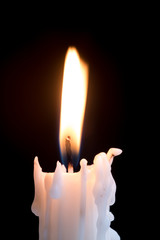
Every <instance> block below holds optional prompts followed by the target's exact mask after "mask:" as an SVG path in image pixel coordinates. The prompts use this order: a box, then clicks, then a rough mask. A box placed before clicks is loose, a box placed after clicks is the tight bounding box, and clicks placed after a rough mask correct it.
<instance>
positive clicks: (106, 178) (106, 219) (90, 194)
mask: <svg viewBox="0 0 160 240" xmlns="http://www.w3.org/2000/svg"><path fill="white" fill-rule="evenodd" d="M77 74H78V76H77ZM87 78H88V67H87V65H86V64H85V63H84V62H83V61H82V60H81V59H80V57H79V55H78V52H77V50H76V49H75V48H69V50H68V52H67V55H66V60H65V67H64V76H63V93H62V105H61V120H60V147H61V151H62V157H63V158H62V159H63V160H62V161H63V162H62V164H61V163H60V162H59V161H58V162H57V166H56V169H55V172H54V173H45V172H43V171H42V169H41V167H40V165H39V162H38V157H35V160H34V183H35V198H34V201H33V204H32V212H33V213H34V214H35V215H36V216H38V217H39V239H40V240H51V239H52V240H53V239H54V240H119V239H120V237H119V235H118V234H117V233H116V232H115V231H114V230H113V229H112V228H111V227H110V223H111V221H112V220H113V219H114V216H113V214H112V213H111V212H110V206H111V205H112V204H114V202H115V191H116V184H115V181H114V179H113V177H112V174H111V164H112V162H113V158H114V156H117V155H119V154H121V152H122V151H121V150H120V149H117V148H111V149H110V150H109V151H108V153H107V154H106V153H99V154H98V155H96V156H95V158H94V161H93V165H90V166H89V165H87V160H85V159H82V160H81V161H80V166H81V168H80V171H79V172H74V173H73V171H74V168H75V167H76V160H75V159H76V157H75V156H77V155H78V151H79V148H80V136H81V131H82V124H83V118H84V109H85V104H86V93H87ZM77 105H78V106H77ZM76 106H77V107H76ZM77 110H78V111H77ZM68 165H69V167H68ZM67 170H68V172H67Z"/></svg>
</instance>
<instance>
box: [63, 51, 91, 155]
mask: <svg viewBox="0 0 160 240" xmlns="http://www.w3.org/2000/svg"><path fill="white" fill-rule="evenodd" d="M87 87H88V65H87V64H86V63H85V62H84V61H82V59H81V58H80V56H79V54H78V51H77V50H76V48H75V47H69V49H68V51H67V54H66V57H65V64H64V73H63V87H62V99H61V116H60V133H59V142H60V149H61V153H62V156H64V155H66V141H67V142H68V139H69V140H70V145H71V151H72V153H73V154H75V155H77V156H78V153H79V149H80V142H81V134H82V125H83V119H84V112H85V105H86V97H87Z"/></svg>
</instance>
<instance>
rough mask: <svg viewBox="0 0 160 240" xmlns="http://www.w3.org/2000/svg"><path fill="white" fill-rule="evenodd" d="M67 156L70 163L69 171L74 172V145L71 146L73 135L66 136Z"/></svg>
mask: <svg viewBox="0 0 160 240" xmlns="http://www.w3.org/2000/svg"><path fill="white" fill-rule="evenodd" d="M65 144H66V156H67V163H68V172H70V173H71V172H73V159H72V147H71V137H70V136H67V137H66V142H65Z"/></svg>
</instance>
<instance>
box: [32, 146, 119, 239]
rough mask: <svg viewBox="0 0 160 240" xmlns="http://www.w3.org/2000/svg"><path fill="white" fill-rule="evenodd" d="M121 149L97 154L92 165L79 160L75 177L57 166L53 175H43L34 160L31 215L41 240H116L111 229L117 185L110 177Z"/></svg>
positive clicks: (58, 164) (115, 234) (59, 165)
mask: <svg viewBox="0 0 160 240" xmlns="http://www.w3.org/2000/svg"><path fill="white" fill-rule="evenodd" d="M121 152H122V151H121V150H120V149H116V148H111V149H110V150H109V151H108V153H107V154H105V153H100V154H98V155H97V156H95V158H94V162H93V165H91V166H87V161H86V160H85V159H82V160H81V162H80V164H81V169H80V171H79V172H77V173H67V172H66V171H65V167H64V166H63V165H61V164H60V163H59V162H57V167H56V170H55V172H54V173H44V172H42V169H41V167H40V165H39V163H38V158H37V157H36V158H35V160H34V182H35V199H34V201H33V204H32V212H33V213H34V214H35V215H36V216H38V217H39V239H40V240H51V239H52V240H53V239H54V240H68V239H70V240H119V239H120V238H119V236H118V234H117V233H116V232H115V231H114V230H113V229H112V228H111V227H110V223H111V221H112V220H113V219H114V217H113V215H112V214H111V212H110V209H109V208H110V206H111V205H112V204H114V202H115V192H116V184H115V181H114V179H113V177H112V174H111V164H112V161H113V157H114V156H116V155H119V154H120V153H121Z"/></svg>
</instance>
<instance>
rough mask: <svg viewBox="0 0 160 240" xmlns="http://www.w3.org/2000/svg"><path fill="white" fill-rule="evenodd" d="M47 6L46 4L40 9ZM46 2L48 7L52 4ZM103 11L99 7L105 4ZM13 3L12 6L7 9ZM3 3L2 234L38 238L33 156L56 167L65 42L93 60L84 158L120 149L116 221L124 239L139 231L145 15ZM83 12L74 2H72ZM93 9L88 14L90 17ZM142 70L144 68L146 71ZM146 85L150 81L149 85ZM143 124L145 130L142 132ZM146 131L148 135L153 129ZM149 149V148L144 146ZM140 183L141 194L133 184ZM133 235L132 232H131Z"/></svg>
mask: <svg viewBox="0 0 160 240" xmlns="http://www.w3.org/2000/svg"><path fill="white" fill-rule="evenodd" d="M41 7H42V8H43V6H41ZM48 8H49V7H48ZM102 8H103V7H102ZM6 9H7V10H6ZM6 9H5V13H3V15H2V19H1V42H0V89H1V94H0V103H1V112H0V113H1V116H0V124H1V125H0V134H1V135H0V138H1V178H2V179H1V199H2V205H1V207H2V209H1V211H2V212H3V213H2V215H1V216H2V219H3V220H2V221H3V224H4V227H3V228H2V230H4V234H5V236H6V238H5V239H8V238H10V237H11V236H12V237H15V238H16V239H38V218H37V217H36V216H34V214H33V213H32V212H31V204H32V201H33V198H34V181H33V160H34V157H35V156H38V157H39V162H40V165H41V167H42V169H43V171H50V172H52V171H54V169H55V166H56V161H57V160H60V151H59V144H58V133H59V116H60V99H61V87H62V75H63V64H64V57H65V53H66V50H67V48H68V47H69V46H75V47H77V49H78V51H79V53H80V55H81V57H82V58H83V59H84V60H85V61H86V62H87V63H88V64H89V88H88V97H87V106H86V113H85V120H84V127H83V136H82V143H81V153H80V157H81V158H82V157H84V158H86V159H87V160H88V163H89V164H91V163H92V162H93V158H94V156H95V155H96V154H97V153H99V152H102V151H104V152H107V151H108V149H109V148H110V147H118V148H121V149H122V150H123V154H122V155H121V156H119V157H117V158H115V160H114V162H113V166H112V173H113V176H114V179H115V181H116V184H117V193H116V203H115V204H114V206H113V207H112V208H111V211H112V212H113V214H114V215H115V220H114V222H112V227H113V228H114V229H115V230H116V231H117V232H118V233H119V234H120V236H121V238H122V239H130V234H131V233H132V236H133V235H134V234H135V236H136V234H137V233H136V230H135V225H134V224H133V222H134V219H137V215H138V213H137V211H136V210H135V206H136V205H139V204H140V205H143V202H141V200H140V198H139V197H137V195H138V194H137V192H138V191H139V190H140V189H141V190H142V191H143V188H141V185H142V186H143V184H142V183H141V182H140V181H138V180H137V179H138V178H139V177H138V176H139V174H140V173H142V172H139V166H140V162H141V161H144V160H143V158H142V156H143V153H142V151H141V149H142V148H143V146H142V145H144V144H145V142H144V138H145V137H146V135H144V133H146V131H147V132H148V131H149V130H148V129H147V122H146V120H145V121H144V119H145V117H144V116H145V115H146V112H147V114H149V113H148V112H149V104H148V93H147V90H148V89H147V88H148V86H147V87H146V85H147V82H146V79H145V77H144V74H143V73H144V69H145V67H144V59H145V57H146V56H147V55H148V54H149V49H148V48H147V51H145V50H146V46H147V43H146V28H147V27H148V19H149V16H146V17H145V16H143V17H142V18H141V17H140V16H141V13H142V11H136V12H135V11H133V12H132V13H131V11H130V10H128V11H127V12H125V11H124V12H125V14H124V12H119V11H118V10H117V12H115V11H114V10H113V14H110V15H109V14H108V13H109V12H110V11H109V9H108V10H107V11H106V12H105V11H104V12H103V13H101V11H99V10H97V11H96V12H95V13H93V15H91V12H92V11H91V9H90V11H89V12H85V16H84V11H83V10H82V11H78V12H76V13H73V12H72V11H71V12H70V13H65V17H64V15H63V12H62V10H61V9H60V8H57V7H55V6H54V7H53V8H52V9H51V10H52V11H51V12H50V13H49V12H48V10H46V11H45V10H43V11H41V12H40V11H39V10H38V9H34V10H33V11H32V10H31V9H32V8H29V9H27V8H26V7H24V8H22V9H21V10H20V11H19V10H17V11H13V10H12V6H10V10H9V9H8V8H6ZM76 10H77V8H76ZM88 13H90V15H88ZM145 71H148V70H147V69H145ZM144 85H145V87H144ZM146 129H147V130H146ZM148 134H149V132H148ZM145 147H146V146H145ZM137 189H138V190H137ZM135 239H136V238H135Z"/></svg>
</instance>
